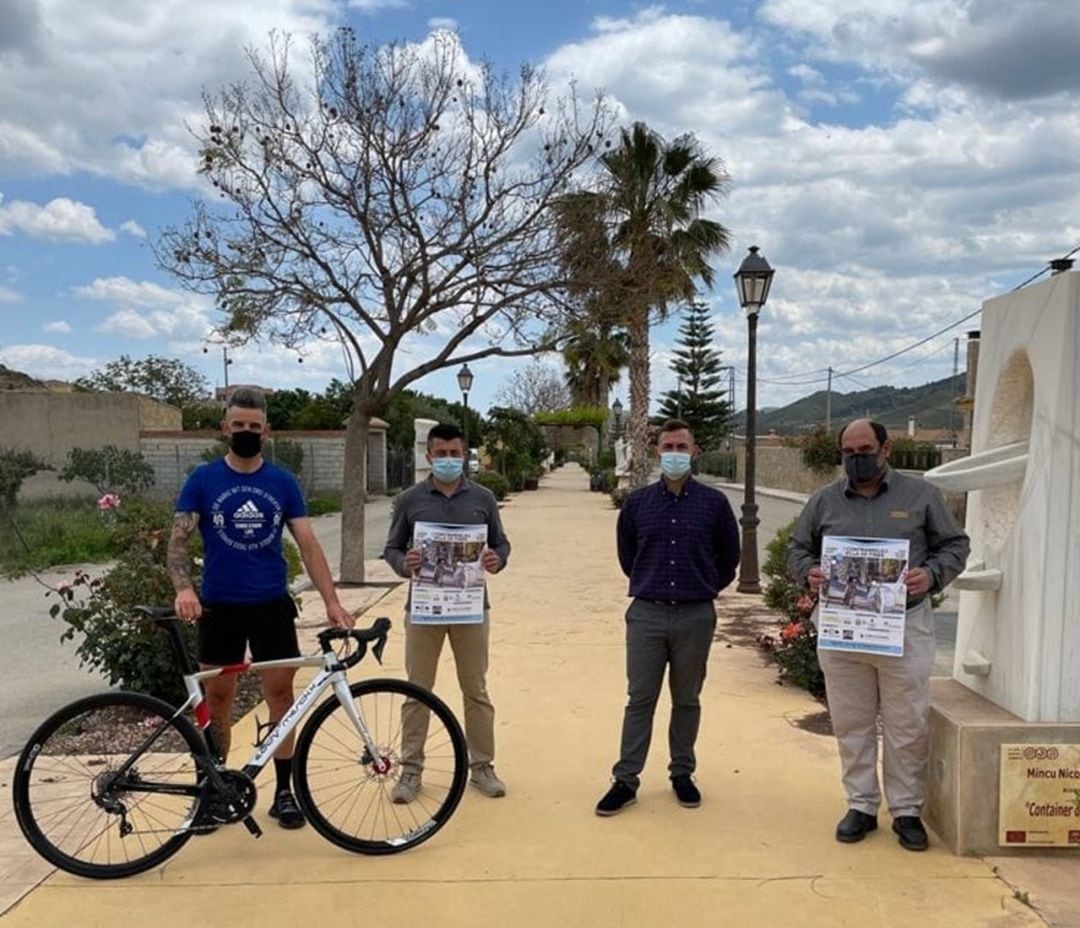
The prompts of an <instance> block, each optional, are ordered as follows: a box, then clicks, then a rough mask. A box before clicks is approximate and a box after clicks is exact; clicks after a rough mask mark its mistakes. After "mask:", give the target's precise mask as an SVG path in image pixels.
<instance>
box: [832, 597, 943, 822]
mask: <svg viewBox="0 0 1080 928" xmlns="http://www.w3.org/2000/svg"><path fill="white" fill-rule="evenodd" d="M814 619H815V621H816V619H817V616H816V615H815V616H814ZM935 646H936V643H935V640H934V616H933V613H932V612H931V611H930V599H929V597H927V598H926V599H925V600H923V601H922V602H921V603H920V604H919V605H918V606H915V607H913V608H912V609H909V610H908V613H907V620H906V623H905V628H904V655H903V657H886V656H884V655H880V654H859V653H854V652H849V651H825V650H819V651H818V661H819V663H820V664H821V669H822V670H823V671H824V672H825V689H826V693H827V696H828V699H829V714H830V715H831V717H832V726H833V733H834V734H835V735H836V740H837V742H838V744H839V747H840V764H841V768H842V771H843V782H844V790H845V791H846V792H847V799H848V807H849V808H851V809H857V810H858V811H860V812H865V813H867V814H868V815H877V811H878V806H880V805H881V789H880V787H879V786H878V773H877V760H878V738H877V720H878V713H879V712H880V714H881V720H882V727H883V730H884V731H883V734H884V737H883V741H884V757H883V758H882V761H883V762H882V773H883V778H884V784H885V799H886V802H887V803H888V807H889V812H890V814H891V815H892V816H893V818H896V817H897V816H900V815H921V814H922V807H923V803H924V801H925V799H926V775H927V767H928V763H929V721H930V671H931V670H932V669H933V666H934V650H935Z"/></svg>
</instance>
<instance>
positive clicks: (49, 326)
mask: <svg viewBox="0 0 1080 928" xmlns="http://www.w3.org/2000/svg"><path fill="white" fill-rule="evenodd" d="M42 328H43V329H44V330H45V331H46V332H52V333H54V334H56V335H67V334H68V333H69V332H70V331H71V326H70V325H68V324H67V323H66V322H64V321H63V320H62V319H61V320H58V321H57V322H46V323H45V325H44V326H42Z"/></svg>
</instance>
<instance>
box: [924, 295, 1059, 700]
mask: <svg viewBox="0 0 1080 928" xmlns="http://www.w3.org/2000/svg"><path fill="white" fill-rule="evenodd" d="M982 318H983V321H982V335H981V339H980V349H979V368H978V378H977V380H976V384H977V385H976V394H975V411H974V421H973V423H972V431H971V455H970V456H969V457H967V458H961V459H960V460H957V461H953V462H951V463H949V464H945V465H943V466H941V467H938V468H935V469H934V470H932V471H929V472H928V473H927V474H926V479H927V480H929V481H930V482H931V483H934V484H935V485H937V486H938V487H940V488H941V489H942V490H943V491H945V492H950V491H953V492H962V491H965V490H966V491H968V509H967V531H968V534H969V535H970V536H971V549H972V555H971V558H970V559H969V561H968V569H967V570H966V571H965V572H964V573H963V574H961V576H960V577H958V578H957V579H956V581H955V583H954V586H955V587H956V588H957V589H958V590H960V591H961V593H960V616H959V623H958V628H957V639H956V663H955V666H954V676H955V677H956V679H957V680H959V681H960V682H961V683H963V684H964V685H965V686H967V687H969V688H971V689H973V690H975V691H976V692H977V693H980V694H982V695H983V696H986V697H987V698H988V699H990V700H991V701H993V702H995V703H997V704H998V705H999V706H1002V707H1003V708H1005V709H1008V710H1009V711H1010V712H1012V713H1013V714H1015V715H1017V716H1019V717H1020V718H1022V719H1025V720H1026V721H1029V722H1080V672H1078V671H1080V534H1078V532H1080V273H1063V274H1057V275H1055V276H1053V277H1051V278H1050V279H1049V280H1047V281H1044V282H1043V283H1040V284H1036V285H1035V286H1032V287H1028V288H1026V289H1024V290H1019V291H1016V292H1014V293H1009V294H1006V295H1005V296H1001V297H998V298H996V299H993V300H989V301H987V302H986V303H985V304H984V305H983V317H982Z"/></svg>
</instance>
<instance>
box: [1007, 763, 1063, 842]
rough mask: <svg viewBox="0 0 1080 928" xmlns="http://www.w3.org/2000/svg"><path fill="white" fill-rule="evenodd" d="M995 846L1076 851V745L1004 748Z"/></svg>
mask: <svg viewBox="0 0 1080 928" xmlns="http://www.w3.org/2000/svg"><path fill="white" fill-rule="evenodd" d="M999 808H1000V813H999V821H998V843H999V844H1000V845H1001V846H1002V847H1076V848H1080V744H1003V745H1002V746H1001V788H1000V807H999Z"/></svg>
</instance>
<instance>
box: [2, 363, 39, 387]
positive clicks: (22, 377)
mask: <svg viewBox="0 0 1080 928" xmlns="http://www.w3.org/2000/svg"><path fill="white" fill-rule="evenodd" d="M48 389H49V388H48V387H47V386H45V384H43V383H42V382H41V381H40V380H34V378H33V377H31V376H30V375H29V374H24V373H23V372H22V371H15V370H12V369H11V368H10V367H4V365H3V364H0V390H48Z"/></svg>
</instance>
